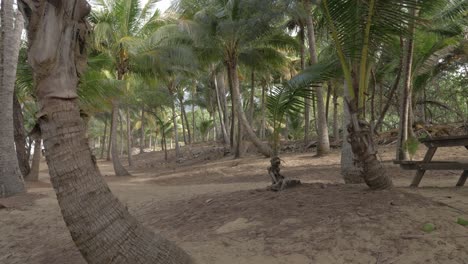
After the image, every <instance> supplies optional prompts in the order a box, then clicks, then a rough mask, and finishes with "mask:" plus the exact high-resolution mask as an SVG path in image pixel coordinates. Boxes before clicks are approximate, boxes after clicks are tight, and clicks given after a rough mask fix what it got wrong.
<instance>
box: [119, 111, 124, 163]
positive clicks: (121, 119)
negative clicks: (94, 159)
mask: <svg viewBox="0 0 468 264" xmlns="http://www.w3.org/2000/svg"><path fill="white" fill-rule="evenodd" d="M119 124H120V130H119V132H120V157H123V155H124V145H125V141H124V129H123V118H122V113H121V112H120V110H119Z"/></svg>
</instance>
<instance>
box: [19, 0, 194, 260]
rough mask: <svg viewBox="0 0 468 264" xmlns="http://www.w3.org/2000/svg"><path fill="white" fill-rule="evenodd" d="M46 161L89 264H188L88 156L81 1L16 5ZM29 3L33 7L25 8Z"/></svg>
mask: <svg viewBox="0 0 468 264" xmlns="http://www.w3.org/2000/svg"><path fill="white" fill-rule="evenodd" d="M20 4H21V5H22V7H23V10H24V11H25V12H24V14H25V17H26V19H27V20H28V22H29V23H28V38H29V42H28V43H29V58H28V61H29V62H30V63H31V66H32V68H33V72H34V79H35V84H36V89H35V90H36V97H37V100H38V104H39V107H40V108H39V112H38V115H37V116H38V122H39V125H40V130H41V133H42V138H43V139H44V146H45V150H46V151H45V156H46V159H47V164H48V166H49V173H50V176H51V182H52V185H53V187H54V190H55V192H56V194H57V199H58V203H59V206H60V207H61V211H62V215H63V219H64V221H65V223H66V225H67V227H68V229H69V231H70V234H71V237H72V239H73V240H74V242H75V245H76V246H77V247H78V249H79V250H80V252H81V254H82V255H83V257H84V259H85V260H86V261H87V262H88V263H164V264H170V263H171V264H173V263H193V261H192V260H191V258H190V257H189V256H188V255H187V254H186V253H185V252H184V251H182V250H181V249H180V248H178V247H177V246H176V245H174V244H173V243H171V242H169V241H167V240H166V239H164V238H162V237H161V236H159V235H156V234H154V233H153V232H151V231H150V230H148V229H147V228H145V227H143V226H142V225H141V224H140V223H139V222H138V221H137V220H136V219H135V218H134V217H133V216H131V215H130V213H129V212H128V210H127V209H126V208H125V206H124V205H123V204H122V203H120V202H119V201H118V200H117V199H116V197H115V196H114V195H113V194H112V193H111V191H110V189H109V187H108V186H107V184H106V183H105V181H104V179H103V177H102V175H101V173H100V172H99V169H98V167H97V165H96V163H95V161H94V159H93V158H92V155H91V151H90V148H89V145H88V140H87V138H86V134H85V126H84V122H83V119H82V118H81V116H80V109H79V106H78V93H77V86H78V82H79V79H80V76H82V74H83V72H84V70H85V69H84V66H85V65H86V56H87V54H86V53H87V50H86V37H87V35H88V32H89V31H88V30H89V26H88V23H87V21H86V16H87V15H88V14H89V12H90V6H89V4H88V3H87V2H86V1H83V0H77V1H53V2H51V1H46V0H41V1H34V3H32V2H30V1H27V2H20ZM28 4H33V5H32V6H30V5H28Z"/></svg>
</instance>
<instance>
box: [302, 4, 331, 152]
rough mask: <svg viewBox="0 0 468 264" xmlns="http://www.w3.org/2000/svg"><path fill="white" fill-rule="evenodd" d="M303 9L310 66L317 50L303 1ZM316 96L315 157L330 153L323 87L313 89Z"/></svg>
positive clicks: (309, 12)
mask: <svg viewBox="0 0 468 264" xmlns="http://www.w3.org/2000/svg"><path fill="white" fill-rule="evenodd" d="M304 8H305V11H306V12H307V17H306V24H307V38H308V41H309V53H310V62H311V65H314V64H317V50H316V44H315V32H314V30H315V28H314V21H313V19H312V14H311V6H310V2H309V1H304ZM315 92H316V95H317V119H316V122H317V135H318V139H317V155H318V156H321V155H326V154H327V153H328V152H330V139H329V136H328V124H327V118H326V116H325V104H324V102H323V87H322V85H318V86H316V87H315Z"/></svg>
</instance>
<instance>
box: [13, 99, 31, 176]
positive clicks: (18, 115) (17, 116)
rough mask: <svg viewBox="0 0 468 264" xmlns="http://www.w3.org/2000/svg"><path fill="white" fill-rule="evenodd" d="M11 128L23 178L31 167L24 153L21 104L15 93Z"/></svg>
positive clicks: (24, 143) (24, 139)
mask: <svg viewBox="0 0 468 264" xmlns="http://www.w3.org/2000/svg"><path fill="white" fill-rule="evenodd" d="M13 124H14V125H13V126H14V128H15V131H14V137H15V146H16V157H17V158H18V165H19V168H20V170H21V174H22V175H23V177H25V176H26V175H28V174H29V171H30V170H31V167H30V166H29V156H28V154H27V153H26V131H25V129H24V118H23V111H22V110H21V104H20V103H19V101H18V97H17V96H16V93H14V94H13Z"/></svg>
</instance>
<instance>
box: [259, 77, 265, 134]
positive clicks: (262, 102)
mask: <svg viewBox="0 0 468 264" xmlns="http://www.w3.org/2000/svg"><path fill="white" fill-rule="evenodd" d="M266 89H267V88H266V85H262V101H261V104H262V121H261V125H260V139H261V140H265V128H266V114H265V113H266V109H265V107H266V104H265V96H266V94H265V90H266Z"/></svg>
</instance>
